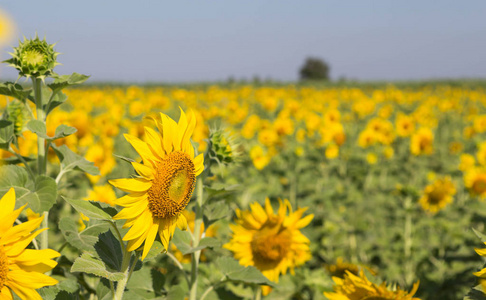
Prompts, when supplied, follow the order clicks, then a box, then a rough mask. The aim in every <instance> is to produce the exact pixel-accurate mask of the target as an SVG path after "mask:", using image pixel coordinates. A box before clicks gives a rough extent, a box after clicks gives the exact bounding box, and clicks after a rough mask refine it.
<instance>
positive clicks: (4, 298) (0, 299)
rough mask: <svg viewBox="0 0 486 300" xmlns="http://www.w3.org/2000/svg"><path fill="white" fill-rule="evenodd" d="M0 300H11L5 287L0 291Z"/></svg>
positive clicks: (10, 295) (10, 294) (10, 293)
mask: <svg viewBox="0 0 486 300" xmlns="http://www.w3.org/2000/svg"><path fill="white" fill-rule="evenodd" d="M0 300H13V296H12V292H11V291H10V289H9V288H8V287H7V286H6V285H5V286H3V288H2V290H1V291H0Z"/></svg>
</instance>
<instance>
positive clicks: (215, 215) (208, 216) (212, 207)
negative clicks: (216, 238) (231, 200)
mask: <svg viewBox="0 0 486 300" xmlns="http://www.w3.org/2000/svg"><path fill="white" fill-rule="evenodd" d="M229 214H230V210H229V206H228V204H227V203H226V201H218V202H214V203H208V204H205V205H204V206H203V220H204V226H206V228H208V227H209V226H210V225H211V224H213V223H214V222H216V221H218V220H220V219H222V218H225V217H226V216H228V215H229Z"/></svg>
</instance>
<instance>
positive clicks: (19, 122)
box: [7, 100, 30, 136]
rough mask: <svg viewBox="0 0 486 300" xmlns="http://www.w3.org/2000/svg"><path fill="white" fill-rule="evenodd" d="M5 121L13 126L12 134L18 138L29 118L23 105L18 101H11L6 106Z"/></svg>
mask: <svg viewBox="0 0 486 300" xmlns="http://www.w3.org/2000/svg"><path fill="white" fill-rule="evenodd" d="M7 120H9V121H11V122H12V123H13V124H14V133H15V135H17V136H19V135H20V134H22V131H24V128H25V126H26V125H27V123H28V122H29V121H30V116H29V113H28V112H27V110H26V109H25V105H24V104H23V103H22V102H20V101H18V100H13V101H12V102H10V103H9V104H8V106H7Z"/></svg>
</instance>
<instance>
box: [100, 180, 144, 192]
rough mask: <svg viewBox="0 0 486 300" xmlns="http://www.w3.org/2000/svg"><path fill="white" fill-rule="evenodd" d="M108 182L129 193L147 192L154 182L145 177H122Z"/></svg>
mask: <svg viewBox="0 0 486 300" xmlns="http://www.w3.org/2000/svg"><path fill="white" fill-rule="evenodd" d="M108 182H109V183H110V184H111V185H113V186H114V187H116V188H119V189H120V190H122V191H124V192H127V193H131V192H145V191H147V190H148V189H150V188H151V187H152V183H151V182H150V181H148V180H147V179H144V178H120V179H112V180H109V181H108Z"/></svg>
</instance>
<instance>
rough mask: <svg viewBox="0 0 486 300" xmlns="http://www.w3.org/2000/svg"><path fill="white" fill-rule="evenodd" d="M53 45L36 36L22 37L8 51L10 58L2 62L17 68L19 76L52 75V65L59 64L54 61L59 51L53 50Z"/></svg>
mask: <svg viewBox="0 0 486 300" xmlns="http://www.w3.org/2000/svg"><path fill="white" fill-rule="evenodd" d="M54 45H55V44H48V43H47V41H46V40H45V39H44V40H40V39H39V37H38V36H36V37H35V38H34V39H26V38H24V41H23V42H19V46H18V47H16V48H14V49H13V50H14V52H13V53H10V54H11V55H12V58H11V59H8V60H6V61H4V62H6V63H8V64H9V66H11V67H14V68H15V69H17V70H18V71H19V75H20V76H25V77H31V76H32V77H36V78H41V79H44V78H45V77H47V76H50V75H52V74H53V73H54V67H55V66H57V65H59V63H58V62H57V61H56V58H57V56H58V55H59V53H58V52H56V51H54Z"/></svg>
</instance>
